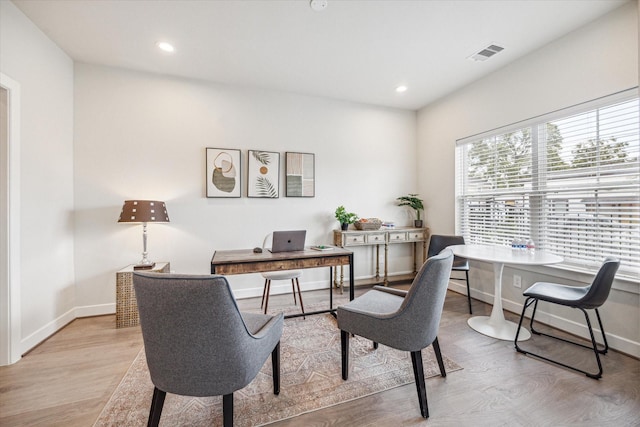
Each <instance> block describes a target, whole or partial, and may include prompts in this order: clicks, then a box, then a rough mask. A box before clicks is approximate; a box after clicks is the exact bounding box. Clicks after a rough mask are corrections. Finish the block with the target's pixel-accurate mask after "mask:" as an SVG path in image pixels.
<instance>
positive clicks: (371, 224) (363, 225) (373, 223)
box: [354, 218, 382, 230]
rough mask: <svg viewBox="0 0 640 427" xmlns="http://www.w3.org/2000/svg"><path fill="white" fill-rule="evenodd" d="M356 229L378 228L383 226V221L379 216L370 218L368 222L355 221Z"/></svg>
mask: <svg viewBox="0 0 640 427" xmlns="http://www.w3.org/2000/svg"><path fill="white" fill-rule="evenodd" d="M354 225H355V227H356V230H377V229H379V228H380V227H381V226H382V221H380V220H379V219H377V218H369V219H367V222H360V221H356V222H355V224H354Z"/></svg>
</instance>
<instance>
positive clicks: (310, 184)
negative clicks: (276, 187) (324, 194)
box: [285, 152, 316, 197]
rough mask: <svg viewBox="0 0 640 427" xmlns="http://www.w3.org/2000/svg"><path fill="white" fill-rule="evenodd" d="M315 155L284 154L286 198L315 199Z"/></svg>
mask: <svg viewBox="0 0 640 427" xmlns="http://www.w3.org/2000/svg"><path fill="white" fill-rule="evenodd" d="M315 157H316V156H315V154H312V153H291V152H287V153H286V172H285V175H286V180H287V182H286V185H287V197H315V195H316V172H315V169H316V165H315Z"/></svg>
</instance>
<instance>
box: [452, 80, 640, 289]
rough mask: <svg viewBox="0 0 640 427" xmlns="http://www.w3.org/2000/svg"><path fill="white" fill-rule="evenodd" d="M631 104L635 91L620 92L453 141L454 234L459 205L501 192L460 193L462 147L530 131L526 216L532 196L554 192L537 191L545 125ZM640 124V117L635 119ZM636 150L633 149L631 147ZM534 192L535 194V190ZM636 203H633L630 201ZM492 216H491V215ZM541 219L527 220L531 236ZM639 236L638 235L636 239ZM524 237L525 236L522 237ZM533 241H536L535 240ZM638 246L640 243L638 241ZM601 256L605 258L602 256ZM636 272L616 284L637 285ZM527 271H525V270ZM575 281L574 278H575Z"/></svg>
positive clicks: (572, 268)
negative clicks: (454, 152)
mask: <svg viewBox="0 0 640 427" xmlns="http://www.w3.org/2000/svg"><path fill="white" fill-rule="evenodd" d="M631 100H635V101H636V102H640V101H639V100H638V88H637V87H635V88H631V89H628V90H625V91H621V92H618V93H615V94H612V95H608V96H604V97H601V98H598V99H594V100H591V101H588V102H585V103H581V104H578V105H574V106H572V107H568V108H563V109H559V110H555V111H553V112H550V113H547V114H543V115H539V116H536V117H532V118H530V119H526V120H522V121H519V122H515V123H512V124H510V125H507V126H502V127H498V128H494V129H491V130H489V131H486V132H481V133H478V134H474V135H471V136H468V137H465V138H461V139H458V140H457V141H456V154H455V163H456V164H455V169H456V172H455V227H456V234H463V235H464V232H463V230H462V225H463V219H465V217H464V212H462V209H463V205H462V203H464V206H465V207H467V206H468V202H469V199H473V198H474V197H477V198H478V199H481V198H482V196H490V197H488V198H487V197H485V199H486V200H489V199H491V196H493V200H496V199H498V198H499V196H500V193H501V191H493V190H492V192H487V193H484V192H482V191H478V192H477V193H476V194H475V195H469V194H465V193H464V192H463V189H464V188H466V185H467V184H468V178H469V175H468V172H466V171H465V172H462V171H461V170H462V167H463V166H465V167H468V164H467V163H465V159H464V154H463V153H462V149H461V147H464V146H470V145H471V144H472V143H474V142H478V141H483V140H490V139H491V138H498V137H501V136H503V135H505V134H509V133H512V132H517V131H522V130H523V129H525V128H530V129H531V137H532V147H534V148H532V150H531V151H532V152H531V154H530V157H531V160H530V161H531V167H532V172H531V178H530V179H529V181H527V184H529V185H530V186H531V188H530V189H529V190H526V191H525V190H523V191H522V193H526V197H527V203H526V204H527V206H526V210H527V212H531V211H532V209H533V207H532V206H530V205H529V204H530V203H531V202H532V200H533V201H535V198H536V197H531V196H536V195H537V196H540V197H542V198H545V197H547V195H549V194H552V193H553V191H552V190H550V189H549V188H545V189H544V190H541V191H538V185H539V183H540V180H541V179H544V177H542V175H544V174H545V171H540V170H538V168H539V166H540V164H541V163H540V160H539V159H538V158H537V155H536V154H535V151H536V150H537V149H538V148H539V147H544V146H543V145H540V146H539V143H538V140H537V138H538V133H539V132H542V130H541V129H542V128H543V127H544V126H546V125H547V124H548V123H550V122H553V121H560V120H562V119H565V118H567V117H570V116H573V115H579V114H586V113H588V112H591V111H593V110H597V109H601V108H604V107H607V106H610V105H615V104H618V103H621V102H627V101H631ZM638 120H639V121H640V117H639V119H638ZM634 147H635V145H634ZM634 154H635V156H636V157H640V152H637V151H636V152H634ZM534 188H535V190H534ZM633 191H634V192H635V186H634V187H633ZM506 193H508V194H510V195H513V194H515V193H520V191H519V190H509V191H506ZM569 194H571V193H569ZM574 197H575V196H574ZM632 200H633V201H634V202H635V199H632ZM487 212H489V215H494V214H499V213H500V210H495V211H494V210H491V209H489V210H486V211H484V213H483V215H487ZM492 212H494V213H493V214H492ZM542 216H543V215H542V214H540V213H538V214H533V215H531V216H530V218H529V219H528V227H530V228H531V229H532V231H531V233H532V234H533V235H535V234H536V230H534V229H535V228H536V227H538V226H539V224H536V220H537V219H540V218H541V217H542ZM467 221H470V220H469V219H467ZM550 224H552V221H551V220H549V221H548V222H545V223H544V224H543V227H544V228H545V229H546V228H549V227H550ZM632 232H633V230H632ZM639 236H640V235H639ZM523 237H526V236H523ZM465 238H470V236H465ZM534 239H535V237H534ZM639 242H640V240H639ZM480 243H491V242H488V241H487V242H484V241H481V242H480ZM603 255H604V254H603ZM633 255H634V252H631V253H630V256H632V259H634V258H633ZM547 268H549V269H553V270H554V271H557V272H559V273H560V274H558V275H559V276H562V273H561V270H565V271H568V272H571V273H572V274H573V273H580V275H582V274H585V275H588V276H589V277H592V276H593V274H594V273H595V271H596V270H597V267H595V266H590V267H587V268H584V267H582V266H580V265H576V264H570V263H569V264H567V263H562V264H558V265H555V266H549V267H545V270H546V269H547ZM635 269H637V267H636V266H632V268H631V270H627V271H624V270H623V271H621V272H619V274H618V276H617V279H618V280H619V281H624V282H629V283H634V284H636V285H638V284H640V274H637V273H636V271H635ZM525 270H526V269H525ZM574 278H575V277H574ZM587 280H588V281H589V280H590V279H588V278H587ZM623 287H624V288H625V290H632V289H633V290H634V293H638V290H639V288H640V287H638V286H631V287H628V286H623Z"/></svg>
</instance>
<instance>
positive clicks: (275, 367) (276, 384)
mask: <svg viewBox="0 0 640 427" xmlns="http://www.w3.org/2000/svg"><path fill="white" fill-rule="evenodd" d="M271 370H272V371H273V372H272V375H273V394H280V341H278V344H276V346H275V348H274V349H273V351H272V352H271Z"/></svg>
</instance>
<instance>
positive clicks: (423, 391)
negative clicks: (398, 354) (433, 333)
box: [411, 350, 429, 418]
mask: <svg viewBox="0 0 640 427" xmlns="http://www.w3.org/2000/svg"><path fill="white" fill-rule="evenodd" d="M411 363H412V364H413V376H414V377H415V380H416V390H417V392H418V402H419V403H420V413H421V414H422V416H423V417H424V418H429V406H428V405H427V388H426V386H425V384H424V368H423V366H422V352H421V351H420V350H418V351H412V352H411Z"/></svg>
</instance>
